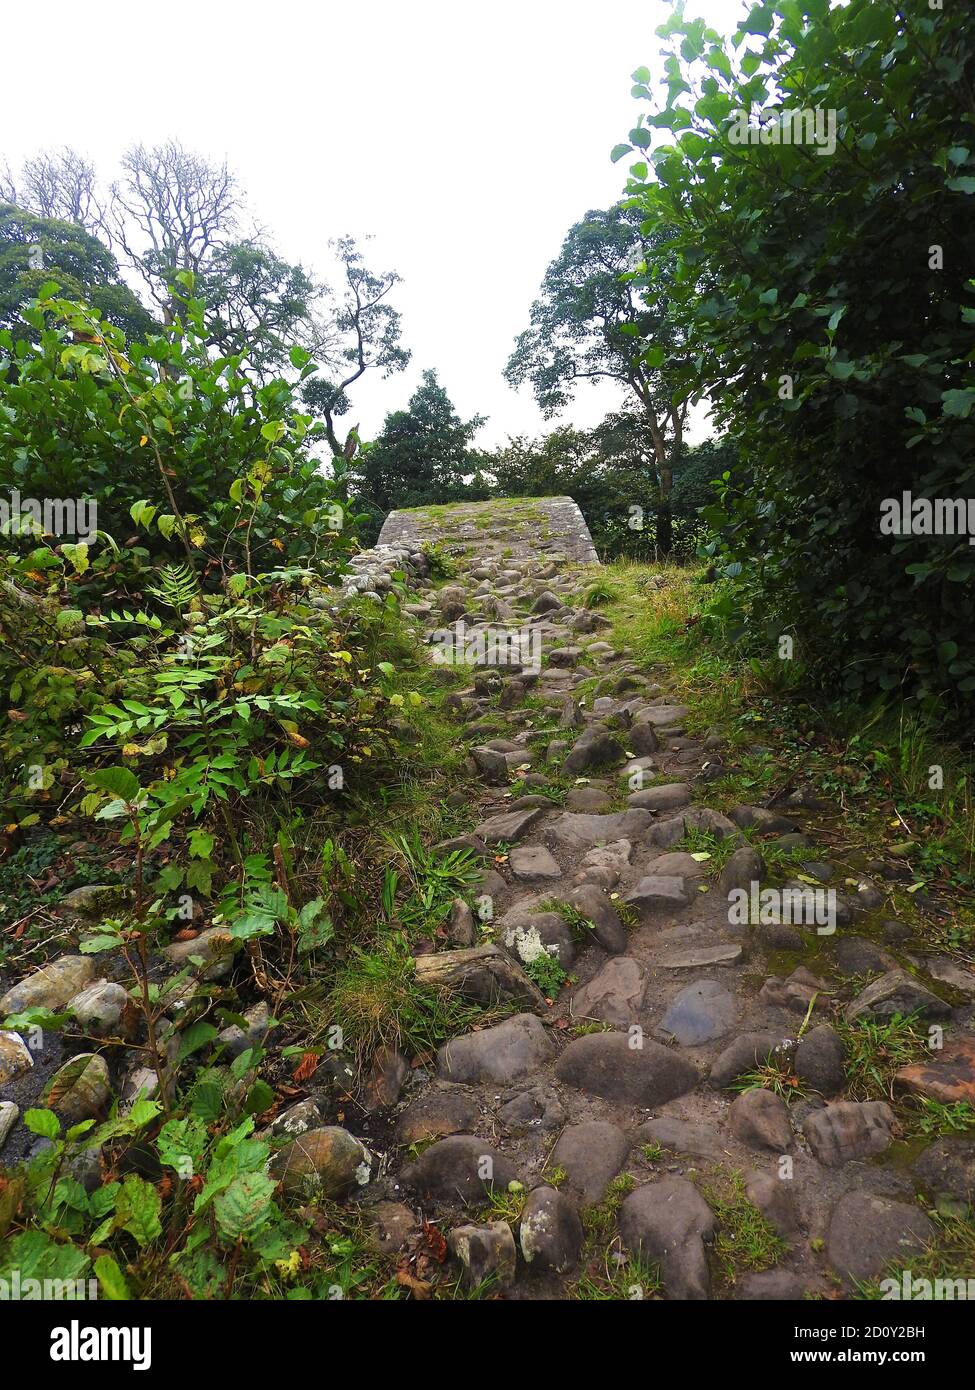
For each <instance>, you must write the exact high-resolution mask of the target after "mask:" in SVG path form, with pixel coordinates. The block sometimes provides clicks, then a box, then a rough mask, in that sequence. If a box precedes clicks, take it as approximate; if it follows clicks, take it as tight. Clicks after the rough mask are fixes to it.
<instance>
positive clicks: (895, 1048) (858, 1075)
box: [837, 1014, 930, 1100]
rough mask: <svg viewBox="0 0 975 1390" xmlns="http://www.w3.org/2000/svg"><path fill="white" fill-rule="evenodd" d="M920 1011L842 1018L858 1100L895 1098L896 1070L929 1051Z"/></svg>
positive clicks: (851, 1082)
mask: <svg viewBox="0 0 975 1390" xmlns="http://www.w3.org/2000/svg"><path fill="white" fill-rule="evenodd" d="M922 1028H923V1024H921V1022H920V1021H919V1019H918V1018H917V1015H915V1014H911V1015H910V1017H908V1018H901V1016H900V1014H894V1016H893V1017H892V1018H890V1019H888V1020H886V1021H883V1022H881V1021H880V1020H879V1019H867V1018H858V1019H857V1020H856V1021H855V1022H853V1023H847V1022H845V1021H843V1020H840V1021H839V1022H838V1023H837V1031H838V1032H839V1035H840V1037H841V1038H842V1040H843V1044H844V1046H845V1048H846V1075H847V1085H848V1089H849V1093H850V1096H851V1097H852V1098H853V1099H854V1100H876V1099H878V1098H883V1099H884V1100H892V1099H893V1081H894V1074H895V1073H896V1072H898V1071H899V1070H900V1069H901V1067H906V1066H908V1065H909V1064H910V1063H911V1062H916V1061H918V1060H919V1058H921V1057H925V1056H928V1055H929V1052H930V1049H929V1046H928V1037H927V1034H926V1033H924V1032H922V1031H921V1029H922Z"/></svg>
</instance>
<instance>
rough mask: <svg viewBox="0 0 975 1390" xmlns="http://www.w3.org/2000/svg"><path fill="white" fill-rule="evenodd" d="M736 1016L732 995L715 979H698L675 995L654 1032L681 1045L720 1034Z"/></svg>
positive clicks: (729, 1025) (722, 1034)
mask: <svg viewBox="0 0 975 1390" xmlns="http://www.w3.org/2000/svg"><path fill="white" fill-rule="evenodd" d="M737 1016H738V1006H737V1005H736V1003H735V999H734V995H733V994H731V993H730V991H728V990H727V989H725V987H724V985H720V984H718V982H717V981H716V980H699V981H698V983H697V984H694V985H688V986H687V988H686V989H682V990H681V992H680V994H678V995H677V997H676V999H674V1000H673V1001H672V1002H671V1004H670V1007H669V1008H668V1009H667V1012H666V1013H665V1014H664V1016H663V1018H662V1019H661V1020H660V1023H659V1024H658V1026H657V1030H656V1031H657V1033H658V1034H660V1035H662V1036H666V1037H668V1038H673V1039H674V1040H675V1042H679V1043H680V1044H681V1045H682V1046H684V1047H697V1046H698V1045H699V1044H700V1043H706V1042H711V1041H712V1039H714V1038H723V1037H724V1035H725V1034H726V1033H728V1032H730V1031H731V1029H732V1028H733V1027H734V1025H735V1019H736V1018H737Z"/></svg>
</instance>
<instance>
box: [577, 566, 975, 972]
mask: <svg viewBox="0 0 975 1390" xmlns="http://www.w3.org/2000/svg"><path fill="white" fill-rule="evenodd" d="M650 573H652V574H653V575H654V576H656V575H660V576H661V577H662V579H663V580H664V584H663V587H662V588H660V589H659V590H656V591H655V592H653V593H645V592H643V591H642V589H641V583H642V581H643V580H644V579H645V578H646V577H647V576H648V575H649V574H650ZM600 582H601V583H602V584H604V585H608V586H610V587H613V586H615V587H616V588H617V590H618V595H619V596H618V597H617V598H616V599H615V600H613V601H611V602H609V603H607V604H606V605H605V608H604V612H605V613H606V616H607V617H608V618H609V619H610V620H611V622H612V624H613V627H612V630H608V631H607V632H606V634H605V636H606V637H607V639H608V640H609V641H611V642H612V643H613V644H614V645H615V646H620V645H622V644H624V643H625V644H627V645H629V646H630V647H631V648H632V649H633V651H634V654H635V657H636V658H637V660H638V662H639V663H640V665H641V666H643V667H644V669H650V670H653V671H654V673H655V674H656V675H657V676H658V677H664V678H665V679H666V681H667V684H668V686H669V693H670V694H671V695H672V697H673V698H674V699H675V700H681V701H686V702H687V703H688V705H689V706H690V714H689V715H688V717H687V719H686V720H685V726H686V728H687V730H688V732H689V733H690V734H697V733H704V732H707V731H714V732H720V733H721V734H722V736H723V737H724V738H725V740H726V744H727V755H726V756H727V757H728V761H729V763H732V762H733V763H734V764H735V766H734V769H733V770H729V773H728V775H727V776H726V777H724V778H721V779H719V780H717V781H715V782H712V783H710V784H709V785H708V789H707V799H708V802H709V804H711V805H714V806H715V807H716V808H718V809H721V808H723V807H725V806H729V805H732V804H734V803H735V802H742V801H744V802H756V801H760V800H762V799H763V798H765V797H768V796H769V795H771V794H772V793H773V792H775V791H777V790H779V789H780V788H781V787H782V786H783V785H784V784H785V783H786V782H787V781H788V780H789V779H790V778H796V779H798V780H802V781H809V782H812V783H813V784H814V785H815V786H816V787H817V788H818V790H819V791H820V793H821V794H822V795H823V796H824V798H826V799H827V800H829V801H830V802H831V803H832V804H833V807H834V812H833V814H834V815H835V816H836V817H837V818H839V820H840V822H841V824H842V830H843V835H844V838H845V839H846V840H847V842H848V844H849V847H850V848H851V849H860V850H862V851H863V852H864V853H866V854H870V855H872V856H873V857H876V856H878V855H881V856H882V855H885V854H891V853H893V852H894V851H899V858H900V861H901V862H903V863H907V864H908V865H909V867H910V869H911V871H912V873H913V875H914V880H915V882H916V883H918V884H924V885H927V886H929V887H939V888H941V889H943V890H949V891H951V892H952V893H954V894H958V893H961V894H962V895H963V896H962V898H961V899H960V900H958V899H957V898H956V901H955V903H954V904H953V905H954V906H955V907H956V910H957V917H956V920H954V921H953V922H952V923H951V924H950V925H949V926H948V927H946V928H944V930H943V932H942V936H941V944H943V945H945V946H946V947H949V948H954V949H959V948H960V949H962V950H965V951H967V952H969V953H971V954H975V912H973V893H975V762H973V759H972V756H971V753H970V752H965V751H964V750H963V749H961V748H959V747H957V746H953V745H946V744H945V743H944V742H943V741H942V740H941V738H940V737H939V729H938V727H937V725H936V724H933V723H930V722H925V720H924V719H923V718H922V717H921V716H920V715H919V714H918V713H917V712H915V711H911V710H909V709H906V708H901V709H898V708H896V707H892V706H883V705H881V704H879V703H877V704H875V705H872V706H870V707H868V708H864V707H863V705H862V704H861V703H860V702H857V701H853V700H848V701H844V700H841V699H835V698H832V699H831V698H829V697H828V696H827V695H823V694H820V693H816V694H814V695H813V696H812V697H811V698H810V694H809V692H808V690H807V688H806V685H805V681H804V677H803V673H802V670H801V666H800V663H798V662H789V661H779V660H778V659H777V658H775V659H773V660H771V661H766V662H761V661H756V660H754V659H753V658H751V657H750V656H748V655H747V654H746V653H745V652H744V651H743V650H742V649H741V648H739V647H737V646H736V645H735V644H734V643H733V642H732V641H730V640H729V638H728V635H727V632H726V631H725V630H724V628H723V627H722V624H721V622H720V621H719V620H718V619H717V618H716V617H715V616H714V614H713V609H714V606H715V603H716V601H717V600H719V599H720V597H721V591H722V585H721V584H717V585H708V584H704V583H702V581H701V572H700V571H698V570H697V569H696V568H694V567H690V566H687V567H685V566H680V565H676V564H669V565H655V566H654V567H653V569H652V571H650V570H649V569H648V567H645V566H640V565H636V564H633V563H631V562H617V563H615V564H612V565H607V566H605V567H604V572H603V574H602V575H601V576H600ZM755 743H761V744H762V745H764V746H765V747H767V748H768V749H769V750H770V751H769V753H768V754H750V753H749V752H748V751H747V750H748V748H749V746H750V745H754V744H755ZM932 768H940V769H941V780H942V785H941V787H940V788H937V789H932V787H931V786H930V785H929V784H930V780H931V769H932ZM786 814H788V812H786ZM799 819H800V820H802V819H803V817H801V816H800V817H799ZM905 845H906V846H907V849H906V851H905V850H904V848H903V847H904V846H905ZM783 867H785V866H784V865H783Z"/></svg>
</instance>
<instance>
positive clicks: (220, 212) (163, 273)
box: [108, 140, 243, 323]
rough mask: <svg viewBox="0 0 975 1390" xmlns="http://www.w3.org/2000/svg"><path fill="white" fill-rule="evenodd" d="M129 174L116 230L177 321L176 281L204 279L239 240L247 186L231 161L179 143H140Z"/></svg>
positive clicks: (115, 215) (122, 185) (166, 316)
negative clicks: (212, 159)
mask: <svg viewBox="0 0 975 1390" xmlns="http://www.w3.org/2000/svg"><path fill="white" fill-rule="evenodd" d="M122 170H123V173H122V177H121V178H120V179H118V180H117V181H116V182H115V183H113V184H112V200H111V208H110V214H109V222H110V225H109V227H108V231H109V234H110V236H111V238H112V240H113V242H116V243H117V244H118V246H119V248H120V249H121V252H122V255H123V256H124V257H125V259H126V260H127V261H128V262H129V264H130V265H131V266H132V267H133V268H134V269H135V270H136V271H137V272H138V274H139V275H140V276H141V277H142V279H143V280H144V281H145V284H146V288H147V290H148V292H149V294H150V296H151V297H152V299H153V301H154V302H155V303H156V304H157V305H158V307H159V309H160V310H161V312H162V315H163V320H164V322H166V323H171V322H172V320H173V318H174V316H175V298H174V289H175V277H176V276H177V275H178V274H179V273H180V272H181V271H187V270H188V271H192V272H193V274H194V275H199V274H200V273H201V272H203V271H205V270H206V269H207V267H208V265H209V264H210V262H211V261H212V259H213V258H214V257H215V256H217V255H218V254H219V253H220V252H221V251H223V250H224V249H225V248H226V247H227V246H228V245H229V244H230V243H231V242H233V241H235V240H237V239H238V233H239V220H240V216H241V212H242V203H243V199H242V194H241V190H240V186H239V184H238V182H237V178H236V176H235V175H234V174H233V173H232V172H231V171H230V170H229V169H228V167H227V164H226V162H224V163H222V164H211V163H209V162H208V161H207V160H205V159H203V158H201V157H200V156H199V155H196V154H193V153H192V152H191V151H189V150H185V149H184V148H183V146H182V145H181V144H180V143H179V142H178V141H176V140H168V141H166V143H165V144H163V145H154V146H152V147H151V148H147V147H146V146H145V145H133V146H132V148H131V149H129V150H127V151H126V152H125V154H124V155H123V156H122Z"/></svg>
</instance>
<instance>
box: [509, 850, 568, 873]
mask: <svg viewBox="0 0 975 1390" xmlns="http://www.w3.org/2000/svg"><path fill="white" fill-rule="evenodd" d="M508 867H509V868H510V869H511V872H512V873H513V874H514V876H515V878H561V877H562V870H561V869H560V868H559V866H558V863H557V861H556V859H555V857H554V855H552V854H551V852H550V851H549V850H547V849H546V848H545V846H544V845H521V846H519V847H518V848H516V849H513V850H512V851H511V853H510V854H509V856H508Z"/></svg>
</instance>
